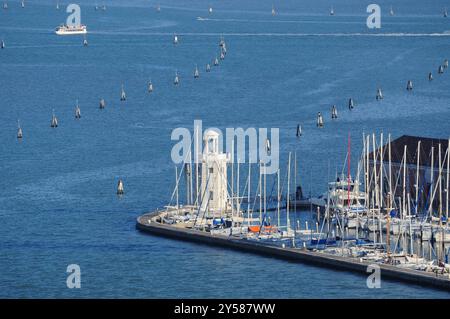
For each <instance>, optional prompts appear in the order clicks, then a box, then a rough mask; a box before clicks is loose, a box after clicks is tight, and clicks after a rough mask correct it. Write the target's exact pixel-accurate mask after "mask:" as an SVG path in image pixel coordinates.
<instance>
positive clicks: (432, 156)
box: [428, 146, 434, 214]
mask: <svg viewBox="0 0 450 319" xmlns="http://www.w3.org/2000/svg"><path fill="white" fill-rule="evenodd" d="M430 174H431V176H430V195H431V200H430V206H429V207H428V212H429V213H430V214H431V212H432V210H433V202H434V196H433V183H434V146H432V147H431V169H430Z"/></svg>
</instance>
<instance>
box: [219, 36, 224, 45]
mask: <svg viewBox="0 0 450 319" xmlns="http://www.w3.org/2000/svg"><path fill="white" fill-rule="evenodd" d="M224 45H225V40H224V38H223V36H221V37H220V41H219V46H220V47H223V46H224Z"/></svg>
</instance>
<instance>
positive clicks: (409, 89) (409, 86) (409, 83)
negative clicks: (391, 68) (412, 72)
mask: <svg viewBox="0 0 450 319" xmlns="http://www.w3.org/2000/svg"><path fill="white" fill-rule="evenodd" d="M412 89H413V83H412V81H411V80H408V83H407V84H406V90H407V91H412Z"/></svg>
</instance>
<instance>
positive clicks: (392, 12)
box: [389, 6, 394, 16]
mask: <svg viewBox="0 0 450 319" xmlns="http://www.w3.org/2000/svg"><path fill="white" fill-rule="evenodd" d="M389 14H390V15H391V16H393V15H394V9H392V6H391V10H389Z"/></svg>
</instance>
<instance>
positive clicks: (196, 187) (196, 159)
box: [195, 127, 200, 206]
mask: <svg viewBox="0 0 450 319" xmlns="http://www.w3.org/2000/svg"><path fill="white" fill-rule="evenodd" d="M198 146H199V145H198V127H195V152H196V154H195V203H196V204H197V206H200V204H199V202H198V194H199V191H198V190H199V189H198V187H199V185H198V180H199V176H198V175H199V167H198V166H199V165H198V164H199V163H198V161H199V158H198V157H199V156H198V155H199V154H198Z"/></svg>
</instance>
